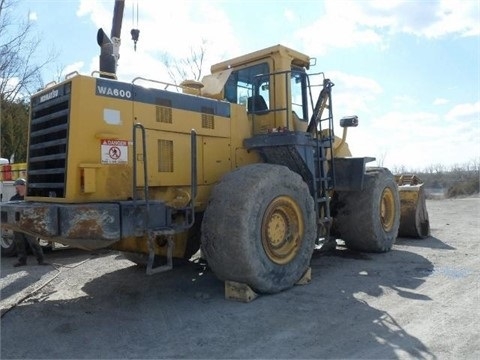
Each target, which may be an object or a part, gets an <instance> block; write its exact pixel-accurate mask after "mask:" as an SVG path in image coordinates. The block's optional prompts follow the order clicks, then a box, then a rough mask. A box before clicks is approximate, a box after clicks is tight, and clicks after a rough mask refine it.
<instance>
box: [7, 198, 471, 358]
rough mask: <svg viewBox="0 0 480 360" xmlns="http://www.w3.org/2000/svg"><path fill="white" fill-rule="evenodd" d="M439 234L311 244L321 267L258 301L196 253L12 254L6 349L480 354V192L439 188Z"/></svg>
mask: <svg viewBox="0 0 480 360" xmlns="http://www.w3.org/2000/svg"><path fill="white" fill-rule="evenodd" d="M427 207H428V210H429V214H430V222H431V228H432V236H431V237H429V238H427V239H425V240H413V239H402V238H400V239H398V240H397V243H396V244H395V246H394V249H393V250H392V251H391V252H389V253H386V254H364V253H356V252H351V251H349V250H347V249H345V248H342V247H341V246H339V247H338V248H337V250H336V251H334V252H332V253H331V254H328V255H320V254H314V257H313V259H312V262H311V268H312V281H311V283H310V284H308V285H302V286H295V287H294V288H292V289H290V290H288V291H285V292H282V293H279V294H275V295H268V296H260V297H258V298H257V299H256V300H254V301H252V302H250V303H248V304H247V303H241V302H236V301H228V300H225V299H224V285H223V283H221V282H220V281H218V280H217V279H216V278H215V277H214V275H213V274H212V273H211V272H209V271H208V270H205V269H203V268H201V267H200V266H199V265H196V264H192V263H187V264H182V265H179V266H177V267H175V268H174V269H173V270H172V271H169V272H166V273H161V274H156V275H153V276H147V275H146V274H145V273H144V271H142V270H140V269H139V268H137V267H136V266H135V265H134V264H133V263H131V262H130V261H128V260H126V259H125V258H123V256H121V255H120V254H118V253H116V252H112V251H100V252H97V253H90V252H84V251H79V250H75V249H68V250H62V251H56V252H53V253H50V254H47V256H46V258H47V261H49V262H50V263H51V265H50V266H38V265H35V260H34V258H33V257H30V258H29V265H28V266H27V267H23V268H13V267H12V264H13V263H14V262H15V259H13V258H3V259H2V263H1V271H2V273H1V280H0V285H1V300H0V307H1V310H2V318H1V353H0V358H1V359H13V358H22V359H29V358H37V359H38V358H41V359H67V358H69V359H81V358H85V359H107V358H129V359H132V358H203V359H211V358H244V359H253V358H262V359H280V358H296V359H300V358H301V359H307V358H310V359H313V358H314V359H339V358H341V359H345V358H347V359H359V358H362V359H367V358H368V359H437V358H438V359H479V358H480V337H479V331H478V324H479V323H480V286H479V278H480V276H479V275H480V262H479V253H480V250H479V240H480V236H479V235H480V223H479V221H480V220H479V219H480V198H478V197H473V198H462V199H455V200H429V201H428V202H427Z"/></svg>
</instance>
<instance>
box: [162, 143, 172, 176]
mask: <svg viewBox="0 0 480 360" xmlns="http://www.w3.org/2000/svg"><path fill="white" fill-rule="evenodd" d="M158 172H173V141H171V140H158Z"/></svg>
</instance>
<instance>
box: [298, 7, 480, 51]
mask: <svg viewBox="0 0 480 360" xmlns="http://www.w3.org/2000/svg"><path fill="white" fill-rule="evenodd" d="M324 4H325V15H323V16H321V17H319V18H318V20H317V21H316V22H314V23H313V24H311V25H310V26H306V27H305V28H303V29H300V30H298V31H297V33H296V36H297V37H298V38H300V39H301V40H302V41H303V42H304V43H305V48H308V49H313V50H314V51H315V52H316V53H317V54H323V53H325V52H327V51H328V49H330V48H351V47H358V46H363V45H376V46H380V47H381V48H384V47H386V46H388V42H387V40H386V36H387V35H393V34H398V33H406V34H411V35H415V36H419V37H425V38H438V37H442V36H447V35H452V34H454V35H460V36H478V35H480V21H479V14H480V4H479V2H478V1H458V0H431V1H408V0H405V1H382V0H378V1H336V0H325V2H324ZM346 9H348V11H346ZM318 34H323V36H318Z"/></svg>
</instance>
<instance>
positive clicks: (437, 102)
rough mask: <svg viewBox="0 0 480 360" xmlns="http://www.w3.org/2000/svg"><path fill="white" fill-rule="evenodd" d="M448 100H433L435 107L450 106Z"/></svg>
mask: <svg viewBox="0 0 480 360" xmlns="http://www.w3.org/2000/svg"><path fill="white" fill-rule="evenodd" d="M448 102H449V101H448V100H447V99H444V98H436V99H435V100H433V105H445V104H448Z"/></svg>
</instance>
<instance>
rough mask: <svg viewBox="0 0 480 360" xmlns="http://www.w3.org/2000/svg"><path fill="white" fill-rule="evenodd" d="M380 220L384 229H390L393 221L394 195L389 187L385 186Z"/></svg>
mask: <svg viewBox="0 0 480 360" xmlns="http://www.w3.org/2000/svg"><path fill="white" fill-rule="evenodd" d="M380 220H381V222H382V226H383V229H384V230H385V231H390V230H392V228H393V224H394V222H395V197H394V195H393V191H392V189H390V188H385V189H384V190H383V193H382V198H381V204H380Z"/></svg>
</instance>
